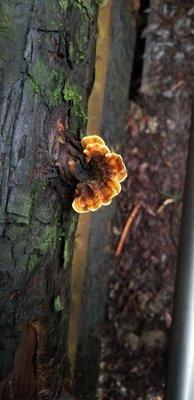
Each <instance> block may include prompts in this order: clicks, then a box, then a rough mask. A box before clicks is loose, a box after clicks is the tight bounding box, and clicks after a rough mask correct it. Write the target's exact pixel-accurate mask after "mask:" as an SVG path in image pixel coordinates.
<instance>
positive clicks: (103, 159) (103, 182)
mask: <svg viewBox="0 0 194 400" xmlns="http://www.w3.org/2000/svg"><path fill="white" fill-rule="evenodd" d="M81 145H82V148H83V153H84V155H85V161H86V164H87V165H88V167H89V171H90V174H89V177H88V178H87V179H86V181H84V182H79V183H78V185H77V188H76V192H75V199H74V201H73V204H72V207H73V209H74V210H75V211H77V212H78V213H86V212H89V211H96V210H98V208H100V207H101V206H106V205H109V204H110V203H111V201H112V199H113V197H115V196H116V195H117V194H118V193H119V192H120V191H121V185H120V182H122V181H123V180H124V179H125V178H126V177H127V171H126V167H125V164H124V163H123V160H122V157H121V156H120V155H118V154H116V153H111V151H110V149H109V148H108V147H107V146H106V145H105V143H104V140H103V139H102V138H101V137H100V136H97V135H92V136H85V137H84V138H83V139H82V141H81Z"/></svg>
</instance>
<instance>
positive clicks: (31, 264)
mask: <svg viewBox="0 0 194 400" xmlns="http://www.w3.org/2000/svg"><path fill="white" fill-rule="evenodd" d="M38 263H39V258H38V256H37V255H36V254H31V255H30V257H29V261H28V270H29V271H34V270H35V269H36V267H37V266H38Z"/></svg>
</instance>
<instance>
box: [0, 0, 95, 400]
mask: <svg viewBox="0 0 194 400" xmlns="http://www.w3.org/2000/svg"><path fill="white" fill-rule="evenodd" d="M96 13H97V1H89V0H88V1H71V0H59V1H52V0H43V1H42V0H24V1H22V2H19V1H16V0H5V1H3V2H1V5H0V15H1V16H0V49H1V61H0V86H1V91H0V92H1V93H0V102H1V107H0V164H1V168H0V288H1V289H0V313H1V315H0V333H1V335H0V382H1V383H0V399H3V400H5V399H8V400H9V399H20V400H22V399H23V400H24V399H26V400H27V399H28V400H30V399H52V400H53V399H55V398H56V399H60V398H62V397H61V396H63V398H64V396H65V393H66V392H67V390H68V386H69V360H68V349H67V328H68V318H69V304H70V266H71V256H72V250H73V239H74V233H75V228H76V223H77V215H76V214H75V212H74V211H73V210H72V208H71V197H72V191H73V186H72V185H68V184H67V183H66V182H65V181H64V180H62V179H61V177H60V174H59V169H58V167H57V165H59V164H60V162H61V159H60V157H61V154H62V152H61V146H62V144H63V142H64V141H68V142H69V143H70V144H71V145H72V146H75V143H79V139H80V136H81V135H83V133H84V130H85V125H86V107H87V98H88V96H89V93H90V90H91V86H92V81H93V74H94V71H93V69H94V68H93V61H94V54H95V53H94V50H95V29H96ZM61 137H62V140H61Z"/></svg>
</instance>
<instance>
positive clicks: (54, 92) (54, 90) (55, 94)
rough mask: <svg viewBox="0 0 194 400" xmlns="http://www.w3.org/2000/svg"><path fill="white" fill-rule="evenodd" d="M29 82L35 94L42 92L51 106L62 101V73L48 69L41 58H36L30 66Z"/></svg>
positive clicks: (57, 104)
mask: <svg viewBox="0 0 194 400" xmlns="http://www.w3.org/2000/svg"><path fill="white" fill-rule="evenodd" d="M29 74H30V79H29V83H30V85H31V89H32V91H33V92H34V93H35V94H38V93H42V95H44V97H45V98H46V100H47V102H48V103H49V104H50V105H52V106H55V107H57V106H59V105H60V104H61V103H62V101H63V98H62V90H63V86H64V76H63V73H62V72H61V71H59V70H56V69H49V67H48V66H47V65H45V63H44V62H43V60H40V59H39V60H37V61H36V63H35V64H34V66H33V67H32V68H31V70H30V72H29Z"/></svg>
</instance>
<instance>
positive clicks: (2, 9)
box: [0, 4, 12, 37]
mask: <svg viewBox="0 0 194 400" xmlns="http://www.w3.org/2000/svg"><path fill="white" fill-rule="evenodd" d="M11 27H12V23H11V10H10V7H9V6H8V4H2V5H0V34H1V35H2V36H4V37H10V36H11V32H10V30H11Z"/></svg>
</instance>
